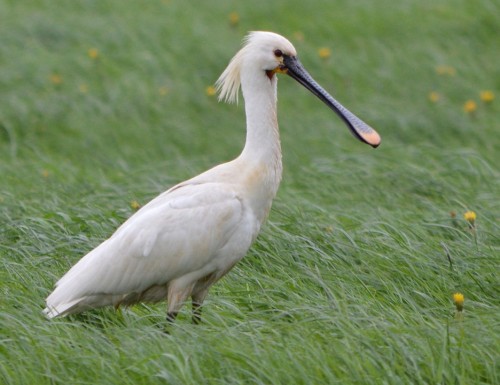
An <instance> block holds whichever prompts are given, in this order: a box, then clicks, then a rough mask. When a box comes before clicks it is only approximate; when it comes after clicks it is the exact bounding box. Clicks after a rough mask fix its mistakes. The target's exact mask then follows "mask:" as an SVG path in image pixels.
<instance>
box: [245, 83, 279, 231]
mask: <svg viewBox="0 0 500 385" xmlns="http://www.w3.org/2000/svg"><path fill="white" fill-rule="evenodd" d="M259 75H261V76H256V77H254V78H253V79H252V78H250V77H249V78H242V90H243V97H244V98H245V111H246V118H247V138H246V142H245V148H244V149H243V152H242V153H241V155H240V156H239V158H238V159H237V160H236V164H237V165H238V172H239V173H240V177H241V178H242V180H243V183H244V186H245V194H246V197H247V198H248V200H249V202H250V204H251V207H252V209H253V212H254V214H255V216H256V218H257V219H258V220H259V222H261V223H262V222H263V221H264V219H265V218H266V217H267V215H268V213H269V210H270V209H271V204H272V200H273V199H274V197H275V196H276V193H277V192H278V187H279V184H280V181H281V173H282V169H283V167H282V164H281V145H280V138H279V129H278V119H277V114H276V102H277V99H276V82H277V79H276V76H273V78H272V79H271V80H270V79H269V78H268V77H267V76H265V75H264V76H262V74H259Z"/></svg>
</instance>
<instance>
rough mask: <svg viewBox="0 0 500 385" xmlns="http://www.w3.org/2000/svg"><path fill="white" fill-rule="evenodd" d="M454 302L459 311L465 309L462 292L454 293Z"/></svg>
mask: <svg viewBox="0 0 500 385" xmlns="http://www.w3.org/2000/svg"><path fill="white" fill-rule="evenodd" d="M453 303H454V304H455V307H456V308H457V311H462V310H464V295H463V294H462V293H455V294H453Z"/></svg>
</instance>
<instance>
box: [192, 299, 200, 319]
mask: <svg viewBox="0 0 500 385" xmlns="http://www.w3.org/2000/svg"><path fill="white" fill-rule="evenodd" d="M200 322H201V303H198V302H195V301H193V323H194V324H195V325H198V324H199V323H200Z"/></svg>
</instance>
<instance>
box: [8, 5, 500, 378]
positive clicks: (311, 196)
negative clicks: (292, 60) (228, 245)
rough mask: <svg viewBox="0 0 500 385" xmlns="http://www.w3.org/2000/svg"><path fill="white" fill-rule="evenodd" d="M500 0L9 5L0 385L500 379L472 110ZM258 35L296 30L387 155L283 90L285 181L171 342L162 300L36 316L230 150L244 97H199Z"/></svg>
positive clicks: (481, 105)
mask: <svg viewBox="0 0 500 385" xmlns="http://www.w3.org/2000/svg"><path fill="white" fill-rule="evenodd" d="M499 8H500V7H499V5H498V4H497V2H495V1H491V0H490V1H488V0H482V1H476V2H466V1H451V0H449V1H443V2H434V1H411V0H406V1H401V2H398V3H394V2H389V1H385V0H383V1H377V2H371V1H358V2H350V1H337V2H335V3H332V2H331V1H326V0H325V1H315V2H303V1H302V2H301V1H296V0H289V1H274V2H272V3H269V2H267V1H266V2H264V1H254V2H240V3H237V2H229V3H228V2H223V1H211V2H204V3H200V2H196V3H192V4H190V3H188V2H184V1H177V0H170V1H155V2H148V3H146V4H143V3H139V2H133V1H122V2H111V1H73V2H59V3H55V2H50V1H23V2H13V1H4V2H2V3H0V15H2V16H1V23H0V34H1V36H2V44H0V89H1V93H0V103H1V104H0V106H1V107H0V215H1V219H2V224H1V226H0V255H1V265H2V268H1V269H0V282H1V286H0V287H1V295H0V304H1V308H0V355H1V360H0V382H1V383H5V384H63V383H64V384H67V383H71V384H90V383H92V384H97V383H99V384H166V383H168V384H198V383H214V384H222V383H234V384H238V383H245V384H246V383H252V384H279V383H287V384H289V383H294V384H311V383H331V384H405V383H406V384H410V383H412V384H445V383H446V384H450V383H457V384H495V383H500V378H499V374H498V373H500V355H499V351H498V346H499V345H500V337H499V334H498V333H497V332H496V330H498V329H499V324H500V317H499V315H500V312H499V305H500V303H499V294H500V292H499V291H500V290H499V288H500V282H499V279H498V271H499V268H500V254H499V246H500V242H499V226H498V218H499V215H500V208H499V196H500V188H499V180H500V178H499V177H500V175H499V171H498V164H499V161H500V157H499V155H498V148H499V145H500V142H499V136H498V132H499V129H500V127H499V123H498V116H499V112H500V108H499V103H498V100H493V101H492V102H490V103H486V102H483V101H481V99H480V92H481V91H483V90H491V91H492V92H493V94H494V95H496V96H497V97H498V95H499V93H500V83H499V79H500V73H499V71H500V70H499V67H498V62H499V61H500V54H499V51H498V41H497V40H498V34H499V32H500V31H499V29H500V27H499V25H498V21H497V15H498V13H499V11H500V9H499ZM232 12H236V13H237V15H238V16H239V21H238V22H236V23H233V24H232V23H231V22H230V18H229V14H230V13H232ZM233 20H234V17H233ZM255 29H268V30H273V31H276V32H279V33H282V34H284V35H286V36H288V37H289V38H290V39H291V40H292V41H293V42H294V43H295V45H296V48H297V49H298V51H299V54H300V56H301V60H302V62H303V63H304V64H305V65H306V67H307V68H308V69H309V71H310V72H311V73H312V74H313V75H314V76H315V78H316V79H317V80H318V81H319V82H320V83H321V84H322V85H323V86H324V87H325V88H326V89H328V90H330V91H332V93H333V94H334V95H335V96H336V97H337V98H338V99H339V100H340V101H342V102H343V103H344V104H345V105H346V106H348V107H349V108H350V109H352V110H353V112H355V113H356V114H358V115H360V116H361V117H362V118H363V119H365V120H366V121H368V122H370V123H371V124H372V125H373V126H374V127H376V128H377V130H378V131H379V132H380V133H381V135H382V138H383V143H382V145H381V147H380V148H379V149H377V150H371V149H370V148H368V146H363V145H360V144H359V143H358V142H357V141H355V140H354V139H353V138H352V137H351V136H350V135H349V134H348V132H347V130H346V129H345V128H344V127H343V124H342V122H340V121H339V120H338V119H337V118H336V117H335V116H334V115H333V114H332V112H331V111H329V110H328V109H326V108H324V106H323V105H322V104H321V103H320V102H319V101H318V100H316V99H315V98H314V97H312V96H311V95H309V94H308V93H307V92H305V91H304V90H303V89H302V88H300V87H299V86H298V85H297V84H295V83H294V82H293V81H292V80H290V79H285V78H283V79H280V85H279V87H280V100H279V117H280V127H281V131H282V147H283V151H284V166H285V172H284V180H283V183H282V186H281V189H280V191H279V193H278V197H277V198H276V201H275V204H274V206H273V210H272V212H271V215H270V218H269V221H268V224H267V225H266V226H265V228H264V230H263V233H262V234H261V235H260V236H259V238H258V240H257V242H256V244H255V245H254V247H252V249H251V250H250V252H249V255H248V256H247V257H246V258H245V259H244V260H243V261H242V262H241V263H240V264H239V265H238V266H237V267H236V268H235V269H234V270H233V271H232V272H231V273H230V274H228V275H227V276H226V277H225V278H224V279H223V280H222V281H221V282H219V283H218V284H217V285H216V286H214V287H213V289H212V291H211V293H210V295H209V298H208V300H207V302H206V306H205V307H204V322H203V323H202V324H201V325H199V326H193V325H192V324H191V323H190V322H189V319H190V315H189V309H188V307H186V308H185V309H183V313H182V314H181V316H180V319H179V321H178V322H177V323H176V325H175V326H174V327H173V329H172V330H171V334H170V335H165V334H164V333H163V322H164V317H165V304H158V305H138V306H135V307H132V308H130V309H125V310H123V311H121V312H118V313H115V312H114V311H113V310H110V309H102V310H97V311H92V312H87V313H85V314H82V315H79V316H73V317H68V318H65V319H58V320H54V321H47V320H46V319H44V318H43V316H42V314H41V309H42V308H43V306H44V298H45V297H46V295H47V294H48V293H49V292H50V291H51V289H52V287H53V284H54V282H55V281H56V280H57V279H58V278H59V277H60V276H61V275H62V274H64V272H65V271H67V269H68V268H69V267H70V266H71V265H72V264H73V263H75V262H76V261H77V260H78V259H79V258H80V257H81V256H82V255H84V254H85V253H86V252H88V251H89V250H91V249H92V248H93V247H94V246H96V245H98V244H99V243H100V242H101V241H102V240H104V239H105V238H107V237H108V236H109V235H110V234H111V233H112V232H113V230H114V229H115V228H116V227H117V226H118V225H119V224H120V223H122V222H123V221H124V220H125V219H126V218H127V217H129V216H130V215H131V214H132V213H133V209H132V208H131V207H130V203H131V202H132V201H134V200H135V201H138V202H139V203H141V204H143V203H146V202H147V201H148V200H149V199H151V198H152V197H154V196H155V195H156V194H158V193H159V192H161V191H163V190H165V189H167V188H168V187H169V186H171V185H172V184H174V183H176V182H178V181H180V180H182V179H185V178H188V177H190V176H192V175H194V174H196V173H198V172H201V171H203V170H204V169H206V168H208V167H210V166H212V165H214V164H216V163H219V162H222V161H226V160H229V159H231V158H232V157H234V156H236V155H237V154H238V153H239V151H240V150H241V148H242V145H243V140H244V135H245V133H244V128H245V126H244V116H243V110H242V106H241V105H240V106H238V107H236V106H228V105H224V104H219V103H217V101H216V99H215V97H210V96H208V95H207V94H206V92H205V90H206V87H208V86H209V85H211V84H213V82H214V81H215V79H216V78H217V77H218V75H219V74H220V72H221V71H222V70H223V69H224V67H225V65H226V64H227V62H228V60H229V59H230V57H231V56H232V55H233V54H234V53H235V52H236V50H237V49H238V47H239V42H240V39H241V37H242V36H243V35H244V34H245V33H246V31H248V30H255ZM322 47H326V48H330V49H331V52H332V55H331V57H329V58H320V56H319V55H318V49H319V48H322ZM431 92H436V93H437V95H438V100H437V101H434V102H433V101H431V100H429V93H431ZM469 99H471V100H474V101H475V103H476V105H477V108H476V110H475V111H473V112H471V113H466V112H464V110H463V106H464V103H465V102H466V101H467V100H469ZM467 210H473V211H475V212H476V214H477V220H476V223H475V226H474V228H471V227H470V225H469V224H468V223H467V222H466V221H465V219H464V218H463V214H464V213H465V211H467ZM450 212H453V213H455V214H456V216H455V217H453V216H452V215H450ZM454 292H461V293H463V294H464V296H465V310H464V312H463V314H456V311H455V308H454V305H453V302H452V294H453V293H454Z"/></svg>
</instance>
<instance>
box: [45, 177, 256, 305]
mask: <svg viewBox="0 0 500 385" xmlns="http://www.w3.org/2000/svg"><path fill="white" fill-rule="evenodd" d="M244 216H245V209H244V205H243V202H242V201H241V199H240V198H239V197H238V195H237V193H236V192H235V191H234V189H232V188H231V187H230V186H228V185H226V184H219V183H203V184H190V185H182V186H180V187H178V188H175V189H171V190H170V191H169V192H167V193H164V194H161V195H160V196H158V197H157V198H156V199H154V200H153V201H151V202H150V203H149V204H148V205H146V206H144V207H143V208H142V209H141V210H139V211H138V212H137V213H135V214H134V215H133V216H132V217H130V218H129V219H128V220H127V221H126V222H125V223H124V224H123V225H122V226H121V227H119V228H118V230H117V231H116V232H115V233H114V234H113V235H112V236H111V237H110V238H109V239H108V240H106V241H104V242H103V243H102V244H101V245H99V246H98V247H97V248H95V249H94V250H92V251H91V252H90V253H88V254H87V255H86V256H84V257H83V258H82V259H81V260H80V261H79V262H78V263H77V264H76V265H75V266H73V267H72V268H71V269H70V270H69V271H68V272H67V273H66V275H65V276H63V277H62V278H61V279H60V280H59V282H58V283H57V284H56V286H57V288H56V290H54V292H53V293H52V294H51V295H50V296H49V297H48V298H47V304H48V306H54V307H55V306H57V304H60V303H68V302H70V301H73V300H75V299H77V298H80V297H82V296H88V295H95V294H117V295H120V294H128V293H133V292H138V293H140V292H142V291H143V290H145V289H147V288H148V287H151V286H153V285H162V284H165V283H166V282H168V281H170V280H172V279H175V278H177V277H180V276H182V275H184V274H187V273H189V272H193V271H197V270H199V269H201V268H203V267H205V266H206V265H207V264H209V263H210V262H211V260H212V259H213V258H214V256H216V255H217V252H218V251H219V250H220V249H221V248H222V247H223V246H224V245H225V244H226V243H227V242H229V240H230V239H231V237H232V235H233V234H234V232H235V231H236V229H237V228H238V226H239V225H241V222H242V221H243V218H244ZM252 236H253V235H252ZM248 246H249V245H248Z"/></svg>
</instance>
